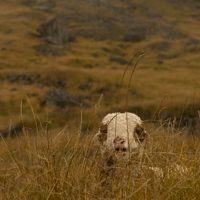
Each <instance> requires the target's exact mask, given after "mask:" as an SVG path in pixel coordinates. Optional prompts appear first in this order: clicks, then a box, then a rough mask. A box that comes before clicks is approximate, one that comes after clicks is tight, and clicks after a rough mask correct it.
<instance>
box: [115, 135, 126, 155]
mask: <svg viewBox="0 0 200 200" xmlns="http://www.w3.org/2000/svg"><path fill="white" fill-rule="evenodd" d="M113 143H114V148H115V154H117V155H118V156H126V154H127V148H126V147H125V139H123V138H120V137H116V138H115V139H114V141H113Z"/></svg>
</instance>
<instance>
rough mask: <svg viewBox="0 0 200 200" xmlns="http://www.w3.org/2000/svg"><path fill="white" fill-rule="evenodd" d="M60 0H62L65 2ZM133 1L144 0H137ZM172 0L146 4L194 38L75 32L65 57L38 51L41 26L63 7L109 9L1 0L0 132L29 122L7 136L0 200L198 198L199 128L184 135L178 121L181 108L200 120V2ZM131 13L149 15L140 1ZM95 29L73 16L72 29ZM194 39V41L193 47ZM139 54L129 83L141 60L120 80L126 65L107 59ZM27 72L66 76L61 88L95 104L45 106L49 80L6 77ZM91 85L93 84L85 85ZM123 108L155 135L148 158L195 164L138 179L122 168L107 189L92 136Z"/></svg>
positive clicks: (152, 162)
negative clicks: (47, 8) (48, 8)
mask: <svg viewBox="0 0 200 200" xmlns="http://www.w3.org/2000/svg"><path fill="white" fill-rule="evenodd" d="M56 2H57V3H58V5H59V3H63V2H64V1H62V0H58V1H56ZM90 2H91V5H92V2H93V1H90ZM102 2H104V1H102ZM111 2H112V4H114V5H115V6H116V7H117V8H124V9H126V8H127V6H126V1H124V2H122V1H111ZM130 2H132V3H136V4H137V5H139V6H140V1H136V0H131V1H130ZM169 2H170V0H169ZM169 2H168V1H167V0H166V1H162V2H161V1H157V0H150V1H144V2H143V4H145V6H147V7H150V8H151V10H150V11H153V12H154V14H155V16H157V15H158V18H155V21H156V22H158V24H160V25H162V24H165V21H169V23H172V24H175V25H174V26H175V27H176V28H177V29H178V30H179V31H181V32H183V33H184V34H186V35H187V37H183V38H180V39H175V40H171V39H166V38H165V39H163V38H162V37H160V36H156V35H151V36H148V37H147V38H146V39H145V40H143V41H141V42H138V43H132V42H126V41H124V40H123V37H122V35H121V36H120V37H119V38H117V39H113V40H111V39H105V40H95V39H90V38H84V37H81V36H77V37H76V41H75V42H68V43H66V44H62V46H63V47H64V55H61V56H58V57H57V56H43V55H40V54H38V53H36V50H35V47H36V46H37V45H39V44H43V42H41V41H40V39H39V38H38V37H36V36H34V34H36V35H38V32H37V31H36V29H37V28H38V26H39V24H40V23H41V22H42V21H43V20H45V19H47V18H49V17H50V16H52V15H53V14H55V13H57V12H60V11H65V12H66V14H70V13H71V11H70V8H73V9H75V10H76V13H77V16H79V14H80V16H82V15H84V16H87V15H88V16H89V17H91V16H93V15H97V16H98V17H100V18H101V19H102V20H103V21H104V22H109V21H110V20H111V19H112V16H113V15H114V14H113V11H112V10H110V12H107V10H106V9H105V8H103V7H100V8H95V9H96V10H95V9H93V8H91V7H90V6H91V5H90V4H89V3H88V1H81V2H80V1H78V0H76V1H75V0H74V1H69V2H68V6H69V9H65V8H64V7H61V6H60V7H58V6H57V7H56V8H54V9H53V11H52V12H41V11H38V10H33V9H31V8H30V7H28V6H25V5H22V4H21V3H20V1H19V0H17V1H16V0H2V1H1V2H0V13H1V14H0V16H1V17H0V82H1V84H0V91H1V92H0V121H1V123H0V130H3V129H6V128H8V127H11V126H14V125H16V124H20V125H22V126H23V129H22V133H20V134H19V135H17V136H16V137H14V138H12V137H8V138H1V139H0V145H1V150H0V199H187V200H188V199H191V200H193V199H196V200H198V199H200V192H199V187H200V183H199V170H200V168H199V163H200V156H199V150H200V144H199V139H198V137H196V136H195V134H194V135H193V136H191V137H188V136H187V137H186V136H184V134H183V133H184V131H185V130H184V127H179V129H175V128H174V127H175V124H174V122H175V121H176V119H178V118H179V119H180V118H182V116H183V114H184V111H185V115H186V117H191V116H192V117H193V118H194V117H195V118H196V119H197V120H199V115H198V110H199V105H200V103H199V101H200V93H199V91H200V90H199V88H200V80H199V68H200V64H199V62H200V57H199V52H200V43H198V41H200V29H199V16H198V15H199V10H198V8H196V9H193V7H192V6H193V5H198V2H196V3H195V1H194V2H193V3H191V4H190V3H188V2H184V1H183V2H182V1H181V3H180V4H179V2H174V4H170V3H169ZM64 3H66V2H64ZM139 8H140V7H139ZM150 11H149V10H147V11H146V12H147V14H148V12H149V13H150ZM73 12H75V11H73ZM134 12H136V14H137V15H140V14H141V16H142V15H143V14H144V13H143V11H142V10H141V9H136V10H135V11H134ZM81 14H82V15H81ZM159 16H161V17H162V18H163V20H160V18H159ZM80 18H81V17H80ZM142 18H144V19H146V16H142ZM115 23H116V25H117V26H118V27H119V28H120V31H119V34H123V32H124V29H125V24H124V23H122V22H118V21H116V22H115ZM174 26H173V27H174ZM92 28H93V24H87V23H86V22H82V21H78V22H77V21H73V20H72V21H71V22H70V23H69V29H70V30H74V31H79V30H82V29H86V30H92ZM27 33H32V34H27ZM114 33H115V30H114ZM102 34H103V32H102ZM116 34H117V32H116ZM100 35H101V34H100ZM114 36H115V35H113V38H114ZM111 38H112V37H111ZM191 39H195V42H193V43H192V44H189V45H186V44H188V43H189V42H190V41H191ZM162 42H166V44H168V45H169V47H168V48H167V49H166V50H163V49H162V48H161V49H160V48H159V47H155V44H160V43H162ZM164 44H165V43H164ZM48 45H49V46H50V47H52V44H48ZM137 53H144V54H145V56H144V57H142V58H141V59H140V60H139V62H138V64H137V67H136V70H135V72H134V74H133V77H132V80H131V84H130V87H129V88H128V84H129V81H130V78H131V77H130V76H131V73H132V70H133V67H134V63H135V61H136V59H134V60H133V63H132V64H130V66H129V68H128V70H127V72H126V74H125V76H124V79H123V82H122V84H121V85H120V82H121V80H122V76H123V73H124V71H125V68H126V66H127V65H121V64H119V63H117V62H110V61H109V58H110V57H111V56H112V55H114V56H119V57H123V58H124V59H125V60H127V62H128V61H130V60H131V59H132V58H133V56H134V55H136V54H137ZM21 74H25V75H27V76H34V75H39V76H40V79H46V78H50V79H51V80H61V79H62V80H65V83H66V87H65V88H64V90H65V91H67V92H69V93H70V94H72V95H74V96H76V97H79V98H80V99H81V100H83V101H85V102H86V103H88V104H89V105H90V108H88V109H84V108H81V107H75V108H73V109H69V108H60V107H57V106H49V105H45V106H41V105H42V102H43V101H44V99H45V95H46V94H47V92H48V90H49V88H48V87H47V86H44V87H38V85H37V84H36V83H33V84H30V85H22V84H18V83H11V82H9V81H8V80H7V79H5V77H7V76H10V75H21ZM88 83H89V84H90V85H91V87H90V88H89V89H87V90H80V89H79V87H80V86H81V85H85V84H88ZM119 91H120V93H119ZM127 93H128V102H127ZM102 94H103V99H102V100H101V102H99V98H100V96H101V95H102ZM117 104H118V105H117ZM118 110H119V111H121V112H125V111H129V112H135V113H136V114H138V115H139V116H141V118H142V119H143V120H144V121H145V125H146V126H147V130H148V133H149V138H148V141H149V142H148V144H147V149H146V151H145V156H144V159H143V163H142V164H143V165H144V166H153V167H161V168H163V169H164V168H166V167H170V166H173V165H175V164H180V165H182V166H184V167H187V168H188V171H187V173H185V174H183V175H180V174H178V173H174V172H172V173H171V175H170V177H169V178H167V177H165V178H164V179H160V178H157V177H155V176H154V174H152V173H148V172H145V171H144V173H142V174H141V177H140V179H139V180H136V181H135V182H134V183H133V180H131V179H126V178H124V179H123V177H125V175H124V174H123V173H122V174H121V176H118V177H116V178H114V179H113V180H112V181H111V183H110V188H106V187H102V186H101V183H102V179H101V176H100V169H99V165H100V163H99V160H100V155H99V147H98V146H96V145H94V144H93V141H92V138H93V136H94V134H95V133H96V131H97V129H98V126H99V124H100V121H101V119H102V118H103V116H104V115H105V114H107V113H108V112H115V111H118ZM162 113H163V115H165V113H167V114H168V113H170V114H171V116H170V117H169V116H168V115H167V118H170V120H168V121H166V122H165V121H164V120H162V119H161V118H160V116H162ZM154 120H155V121H157V123H153V122H152V121H154ZM173 121H174V122H173ZM191 135H192V134H191ZM123 170H124V171H127V170H130V168H129V167H127V168H126V169H123ZM123 170H122V171H123ZM131 170H132V169H131ZM124 173H125V172H124ZM126 173H127V172H126ZM119 179H120V180H122V181H120V182H119V181H118V180H119Z"/></svg>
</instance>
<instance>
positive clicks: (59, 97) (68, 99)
mask: <svg viewBox="0 0 200 200" xmlns="http://www.w3.org/2000/svg"><path fill="white" fill-rule="evenodd" d="M45 104H46V105H47V106H52V105H53V106H54V105H56V106H58V107H61V108H64V107H68V108H71V107H83V108H88V107H89V105H88V104H86V103H84V102H82V101H81V100H79V99H78V98H76V97H75V96H73V95H71V94H69V93H68V92H66V91H64V90H61V89H57V88H55V87H52V88H50V89H49V91H48V93H47V95H46V97H45Z"/></svg>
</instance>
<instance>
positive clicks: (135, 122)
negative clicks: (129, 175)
mask: <svg viewBox="0 0 200 200" xmlns="http://www.w3.org/2000/svg"><path fill="white" fill-rule="evenodd" d="M146 138H147V132H146V130H145V127H144V123H143V121H142V120H141V119H140V117H139V116H137V115H136V114H133V113H129V112H126V113H110V114H107V115H106V116H105V117H104V118H103V120H102V124H101V126H100V128H99V130H98V133H97V134H96V135H95V137H94V141H95V142H97V143H98V144H100V147H101V156H102V158H103V162H104V163H105V164H106V166H110V167H112V166H113V165H116V164H118V163H123V164H127V163H131V164H133V166H134V170H135V174H139V173H140V171H139V169H140V168H141V166H142V164H141V160H142V157H143V154H144V147H145V143H146ZM104 167H105V165H104ZM143 167H144V168H145V169H146V170H148V171H152V172H153V173H155V175H156V176H157V177H159V178H164V171H166V170H167V173H166V176H167V177H168V178H169V176H170V174H173V173H174V172H175V173H176V174H179V173H180V175H183V174H185V173H187V171H188V169H187V168H184V167H182V166H180V165H175V166H170V167H169V168H167V169H166V170H163V169H161V168H159V167H150V166H149V167H147V166H143Z"/></svg>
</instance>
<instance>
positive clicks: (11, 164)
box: [0, 119, 200, 200]
mask: <svg viewBox="0 0 200 200" xmlns="http://www.w3.org/2000/svg"><path fill="white" fill-rule="evenodd" d="M48 124H49V122H48V120H45V123H41V122H40V121H39V120H37V119H36V128H35V132H36V135H34V134H30V129H28V128H26V127H24V129H23V134H22V135H20V136H18V137H17V138H14V139H12V138H7V139H5V140H4V139H3V138H1V140H0V143H1V149H0V199H187V200H188V199H199V198H200V191H199V187H200V180H199V172H200V170H199V169H200V151H199V150H200V143H199V141H198V139H197V138H192V137H191V138H190V139H188V138H185V137H184V136H183V135H181V134H182V132H181V131H177V130H176V131H175V130H174V129H173V124H169V125H168V128H166V127H165V128H164V127H163V126H162V125H160V126H159V125H158V126H155V124H147V130H148V132H149V137H148V142H147V145H146V150H145V154H144V159H143V163H142V165H143V166H147V167H161V168H162V169H163V171H164V169H171V168H173V166H176V164H179V165H181V166H182V167H183V168H187V170H186V171H185V172H184V173H182V172H180V171H177V170H171V172H169V174H168V175H167V173H166V172H165V171H164V177H163V178H159V177H157V176H155V174H153V173H151V172H149V171H148V170H146V171H145V170H144V171H142V173H141V174H140V176H139V178H137V180H133V179H132V178H130V177H129V176H126V174H127V173H129V170H130V171H134V170H135V169H132V168H130V167H125V168H124V169H120V170H121V171H120V174H118V175H117V177H113V178H112V179H110V180H109V181H110V183H109V185H110V186H109V187H107V186H105V185H103V184H102V182H103V178H102V177H101V174H100V163H101V162H100V161H101V160H100V152H99V148H98V146H95V145H94V143H93V141H92V139H93V136H94V134H95V132H96V131H93V133H92V134H87V135H86V134H85V135H83V134H82V133H81V131H80V130H81V123H80V127H79V128H77V131H76V132H68V129H67V128H66V129H65V130H62V131H60V132H57V133H56V134H55V133H53V132H51V130H49V128H48ZM104 178H105V177H104Z"/></svg>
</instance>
